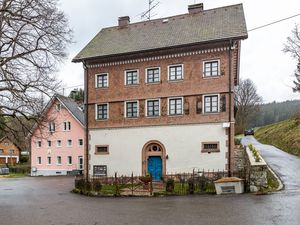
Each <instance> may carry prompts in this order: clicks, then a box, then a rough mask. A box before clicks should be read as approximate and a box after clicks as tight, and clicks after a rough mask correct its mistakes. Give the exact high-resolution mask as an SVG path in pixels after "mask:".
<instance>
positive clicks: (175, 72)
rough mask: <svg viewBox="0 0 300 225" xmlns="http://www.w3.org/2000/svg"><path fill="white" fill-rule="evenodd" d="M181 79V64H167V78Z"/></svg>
mask: <svg viewBox="0 0 300 225" xmlns="http://www.w3.org/2000/svg"><path fill="white" fill-rule="evenodd" d="M182 79H183V65H173V66H169V80H182Z"/></svg>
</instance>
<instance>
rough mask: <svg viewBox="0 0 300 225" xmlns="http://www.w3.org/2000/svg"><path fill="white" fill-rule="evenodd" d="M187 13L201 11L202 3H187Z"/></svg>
mask: <svg viewBox="0 0 300 225" xmlns="http://www.w3.org/2000/svg"><path fill="white" fill-rule="evenodd" d="M188 9H189V14H194V13H199V12H202V11H203V3H198V4H194V5H189V7H188Z"/></svg>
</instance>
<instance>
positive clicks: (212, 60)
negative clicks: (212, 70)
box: [202, 59, 221, 78]
mask: <svg viewBox="0 0 300 225" xmlns="http://www.w3.org/2000/svg"><path fill="white" fill-rule="evenodd" d="M212 62H218V75H217V76H205V63H212ZM220 62H221V61H220V59H210V60H205V61H203V64H202V77H203V78H218V77H220V76H221V69H220V66H221V65H220V64H221V63H220Z"/></svg>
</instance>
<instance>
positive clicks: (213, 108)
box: [204, 95, 219, 113]
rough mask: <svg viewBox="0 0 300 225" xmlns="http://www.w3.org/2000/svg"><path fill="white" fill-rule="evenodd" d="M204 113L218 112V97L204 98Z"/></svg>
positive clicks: (209, 96)
mask: <svg viewBox="0 0 300 225" xmlns="http://www.w3.org/2000/svg"><path fill="white" fill-rule="evenodd" d="M204 112H205V113H217V112H219V96H218V95H208V96H204Z"/></svg>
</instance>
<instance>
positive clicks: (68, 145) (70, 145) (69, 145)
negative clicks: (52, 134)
mask: <svg viewBox="0 0 300 225" xmlns="http://www.w3.org/2000/svg"><path fill="white" fill-rule="evenodd" d="M69 141H71V144H69ZM72 146H73V141H72V139H68V140H67V147H68V148H70V147H72Z"/></svg>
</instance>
